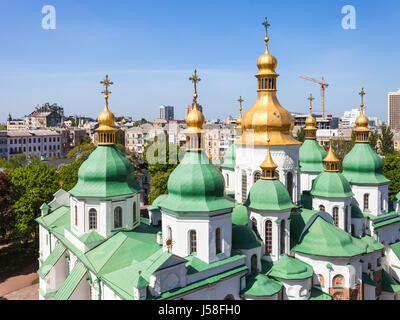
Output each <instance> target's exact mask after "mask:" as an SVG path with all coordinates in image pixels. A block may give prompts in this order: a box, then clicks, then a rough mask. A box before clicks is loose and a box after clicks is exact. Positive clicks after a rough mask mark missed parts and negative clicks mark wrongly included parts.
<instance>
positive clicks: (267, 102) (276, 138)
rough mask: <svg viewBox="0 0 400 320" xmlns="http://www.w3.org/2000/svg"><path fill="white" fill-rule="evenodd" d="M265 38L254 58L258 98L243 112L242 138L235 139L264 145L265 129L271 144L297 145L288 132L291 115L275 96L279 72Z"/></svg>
mask: <svg viewBox="0 0 400 320" xmlns="http://www.w3.org/2000/svg"><path fill="white" fill-rule="evenodd" d="M263 25H265V26H266V29H267V28H268V26H269V24H268V23H267V21H265V23H263ZM266 33H267V30H266ZM265 41H266V43H267V44H266V50H265V53H264V54H263V55H262V56H261V57H260V58H259V59H258V61H257V67H258V69H259V72H258V73H257V75H256V78H257V79H258V90H257V92H258V96H257V100H256V102H255V103H254V105H253V106H252V107H251V108H250V109H249V110H247V111H246V112H245V114H244V115H243V119H242V130H243V133H242V139H241V140H240V141H239V142H238V143H239V144H249V145H252V144H254V145H267V139H268V134H267V131H268V132H269V138H270V140H271V145H297V144H300V142H298V141H297V140H296V139H294V138H293V137H292V135H291V127H292V124H293V121H292V117H291V115H290V113H289V112H288V111H287V110H286V109H285V108H283V107H282V106H281V105H280V103H279V101H278V99H277V97H276V79H277V77H278V76H279V75H278V74H277V73H275V68H276V66H277V64H278V63H277V60H276V58H275V57H274V56H272V55H271V54H270V53H269V51H268V41H269V38H268V35H266V37H265Z"/></svg>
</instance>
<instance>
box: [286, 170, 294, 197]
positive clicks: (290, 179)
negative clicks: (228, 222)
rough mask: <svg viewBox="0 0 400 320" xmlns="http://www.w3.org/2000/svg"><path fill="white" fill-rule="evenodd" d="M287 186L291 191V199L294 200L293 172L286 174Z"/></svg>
mask: <svg viewBox="0 0 400 320" xmlns="http://www.w3.org/2000/svg"><path fill="white" fill-rule="evenodd" d="M286 188H287V191H288V192H289V195H290V199H292V200H293V173H291V172H288V174H287V176H286Z"/></svg>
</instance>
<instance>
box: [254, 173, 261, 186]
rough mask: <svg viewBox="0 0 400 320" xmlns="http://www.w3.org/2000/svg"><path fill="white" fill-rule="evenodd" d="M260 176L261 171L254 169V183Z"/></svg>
mask: <svg viewBox="0 0 400 320" xmlns="http://www.w3.org/2000/svg"><path fill="white" fill-rule="evenodd" d="M260 178H261V173H260V171H256V172H255V173H254V183H256V182H257V181H258V180H260Z"/></svg>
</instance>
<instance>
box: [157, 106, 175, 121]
mask: <svg viewBox="0 0 400 320" xmlns="http://www.w3.org/2000/svg"><path fill="white" fill-rule="evenodd" d="M160 119H163V120H174V107H172V106H164V105H163V106H161V107H160Z"/></svg>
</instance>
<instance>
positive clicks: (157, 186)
mask: <svg viewBox="0 0 400 320" xmlns="http://www.w3.org/2000/svg"><path fill="white" fill-rule="evenodd" d="M170 175H171V172H163V171H159V172H156V173H154V174H153V175H152V176H151V180H150V193H149V196H148V202H149V203H153V201H154V200H155V199H157V198H158V196H160V195H162V194H167V193H168V188H167V186H168V179H169V176H170Z"/></svg>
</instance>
